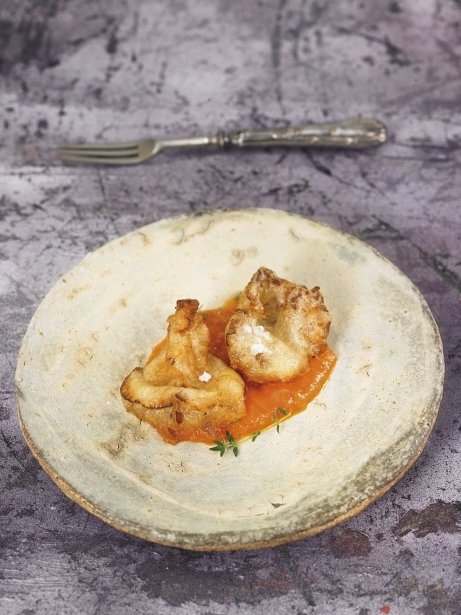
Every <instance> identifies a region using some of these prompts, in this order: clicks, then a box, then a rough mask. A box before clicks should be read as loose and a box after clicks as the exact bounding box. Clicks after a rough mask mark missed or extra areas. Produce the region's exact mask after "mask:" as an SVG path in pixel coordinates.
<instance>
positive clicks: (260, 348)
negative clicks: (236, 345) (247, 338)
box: [251, 342, 267, 357]
mask: <svg viewBox="0 0 461 615" xmlns="http://www.w3.org/2000/svg"><path fill="white" fill-rule="evenodd" d="M265 350H267V348H266V347H265V346H264V344H262V343H261V342H257V343H256V344H251V354H252V355H253V356H254V357H255V356H256V355H257V354H261V352H264V351H265Z"/></svg>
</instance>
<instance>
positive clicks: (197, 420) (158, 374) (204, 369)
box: [120, 299, 245, 441]
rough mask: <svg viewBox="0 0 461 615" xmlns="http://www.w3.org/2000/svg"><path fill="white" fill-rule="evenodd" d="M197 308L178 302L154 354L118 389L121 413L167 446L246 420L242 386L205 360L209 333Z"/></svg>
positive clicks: (231, 373) (219, 366) (219, 365)
mask: <svg viewBox="0 0 461 615" xmlns="http://www.w3.org/2000/svg"><path fill="white" fill-rule="evenodd" d="M198 307H199V303H198V301H196V300H195V299H183V300H179V301H177V303H176V313H175V314H173V315H171V316H169V317H168V323H169V326H168V333H167V337H166V340H165V341H164V342H163V345H162V346H161V349H160V351H159V353H158V354H157V355H156V356H155V357H154V358H153V359H152V360H151V361H150V362H149V363H147V365H145V366H144V367H143V368H139V367H138V368H136V369H134V370H133V371H132V372H131V373H130V374H129V375H128V376H127V377H126V378H125V380H124V381H123V383H122V386H121V388H120V392H121V394H122V397H123V401H124V404H125V407H126V409H127V410H128V411H130V412H133V413H134V414H136V416H138V417H139V418H145V419H146V420H148V421H149V422H150V423H151V424H152V425H154V427H156V428H157V429H158V430H159V431H160V432H161V433H162V435H163V436H164V437H165V438H166V439H170V441H176V440H177V439H180V438H179V436H180V435H181V434H186V433H190V432H191V431H193V430H194V429H197V428H198V427H202V428H204V429H206V428H207V426H210V425H213V424H222V423H225V422H227V421H229V422H230V421H234V420H237V419H239V418H241V417H242V416H243V415H244V414H245V401H244V394H245V385H244V382H243V380H242V378H241V377H240V376H239V374H237V373H236V372H235V371H234V370H233V369H231V368H230V367H228V366H227V365H226V364H225V363H224V362H223V361H221V360H220V359H218V358H217V357H215V356H213V355H212V354H209V352H208V346H209V341H210V333H209V331H208V328H207V326H206V324H205V323H204V322H203V318H202V316H201V315H200V314H199V313H198Z"/></svg>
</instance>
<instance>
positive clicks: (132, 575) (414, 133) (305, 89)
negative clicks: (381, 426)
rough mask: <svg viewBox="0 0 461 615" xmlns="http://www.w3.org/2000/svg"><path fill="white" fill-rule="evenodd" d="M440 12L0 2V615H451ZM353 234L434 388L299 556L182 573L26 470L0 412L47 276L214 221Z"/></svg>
mask: <svg viewBox="0 0 461 615" xmlns="http://www.w3.org/2000/svg"><path fill="white" fill-rule="evenodd" d="M460 35H461V2H460V0H444V1H442V0H390V1H384V2H380V1H378V0H371V1H365V0H362V1H358V0H352V1H349V2H333V1H332V0H331V1H328V0H278V1H275V0H259V1H257V2H247V1H245V0H234V1H233V2H230V1H226V0H215V1H214V2H213V1H212V0H202V1H201V2H193V1H192V0H170V1H169V2H168V1H167V0H156V1H154V0H150V1H149V0H132V1H128V0H112V2H110V3H109V2H105V3H102V2H95V1H94V0H80V1H77V0H43V1H41V2H34V1H33V0H18V1H17V2H14V3H6V2H2V3H0V122H1V123H2V131H1V140H0V153H1V156H0V174H1V179H0V199H1V200H0V203H1V208H0V225H1V226H0V267H1V271H2V275H1V278H0V283H1V291H2V292H1V305H2V316H3V324H4V326H3V329H2V334H1V342H2V348H1V355H0V357H1V359H0V361H1V367H2V369H1V395H2V405H1V409H0V429H1V439H0V488H1V499H0V523H1V537H0V613H1V614H2V615H3V614H12V615H20V614H21V615H32V614H33V613H36V614H42V613H43V614H45V613H63V614H67V613H88V614H90V613H91V614H93V613H95V614H96V613H98V614H105V613H110V614H114V615H121V614H128V615H131V614H135V613H146V612H147V613H154V612H155V613H158V614H159V615H163V614H165V613H174V614H178V615H179V614H183V613H184V614H186V613H187V614H189V613H192V614H195V613H197V614H200V615H202V614H203V615H205V614H207V615H208V614H213V615H214V614H221V613H222V614H226V615H227V614H229V615H233V614H236V613H261V614H263V613H264V614H266V613H277V614H279V613H280V614H282V615H283V614H287V615H288V614H292V613H293V614H298V613H299V614H301V613H321V614H323V613H327V614H329V613H331V614H333V613H335V614H336V613H345V614H349V613H350V614H353V613H354V614H357V615H372V614H375V613H376V614H379V613H388V612H390V613H398V614H407V613H408V614H411V613H423V614H424V615H429V614H439V613H440V614H445V613H446V614H450V615H453V614H454V615H458V614H460V613H461V546H460V545H461V539H460V536H461V534H460V531H461V530H460V526H461V504H460V500H461V494H460V491H461V480H460V479H461V476H460V475H461V472H460V463H459V462H460V452H461V423H460V418H459V407H460V403H461V395H460V380H461V379H460V373H461V329H460V318H459V317H460V312H461V301H460V297H461V253H460V252H461V250H460V245H461V241H460V236H461V221H460V195H461V173H460V172H459V163H460V159H461V155H460V142H461V111H460V100H461V42H460V41H461V37H460ZM355 115H366V116H377V117H380V118H381V119H383V120H385V121H386V122H387V123H388V125H389V127H390V129H391V131H392V133H393V138H392V140H391V142H390V143H389V144H387V145H385V146H384V147H382V148H380V149H377V150H374V151H371V152H367V153H359V152H355V153H344V152H342V153H341V152H325V151H324V152H302V151H289V152H287V151H285V152H283V151H276V150H273V151H260V152H254V151H253V152H232V153H228V154H225V155H222V154H219V153H216V154H214V153H213V154H206V155H193V154H187V155H184V154H177V155H174V154H173V155H172V154H168V155H164V156H163V157H159V158H158V159H156V160H155V161H152V162H151V163H148V164H145V165H143V166H138V167H134V168H129V169H99V170H98V169H94V168H63V167H61V166H60V165H59V164H57V163H56V162H55V161H53V158H52V155H51V153H50V151H49V149H50V146H52V145H53V144H54V143H58V142H61V141H63V140H69V141H71V140H74V139H81V140H91V139H96V138H101V139H107V140H110V139H114V140H115V139H124V138H132V137H138V136H143V135H146V134H154V135H155V134H161V135H172V136H173V135H179V134H185V133H197V132H199V131H209V130H215V129H217V128H228V129H231V128H237V127H260V126H264V125H269V124H276V123H277V124H283V123H285V122H288V121H290V122H301V121H304V120H307V119H310V120H323V119H332V118H339V117H347V116H355ZM241 206H256V207H259V206H261V207H262V206H264V207H275V208H281V209H286V210H289V211H294V212H299V213H302V214H305V215H307V216H311V217H313V218H314V219H316V220H321V221H325V222H329V223H331V224H333V225H334V226H336V227H337V228H341V229H343V230H345V231H348V232H352V233H355V234H357V235H359V236H361V237H362V238H364V239H365V240H366V241H368V242H370V243H371V244H372V245H373V246H375V247H376V248H378V249H379V250H380V251H381V252H382V253H383V254H385V255H386V256H387V257H389V258H390V259H391V260H392V261H393V262H394V263H395V264H396V265H397V266H398V267H400V268H401V269H402V270H403V271H404V272H405V273H406V274H407V275H408V276H409V277H410V278H411V279H412V280H413V281H414V282H415V283H416V284H417V285H418V287H419V288H420V289H421V291H422V292H423V294H424V295H425V297H426V298H427V300H428V302H429V304H430V306H431V308H432V310H433V313H434V315H435V317H436V319H437V322H438V323H439V326H440V330H441V334H442V337H443V340H444V345H445V356H446V361H447V378H446V389H445V395H444V399H443V402H442V406H441V412H440V416H439V419H438V421H437V425H436V428H435V430H434V432H433V435H432V437H431V438H430V441H429V444H428V446H427V448H426V450H425V452H424V454H423V455H422V457H421V458H420V460H419V461H418V463H417V464H416V466H415V467H414V468H413V469H412V470H411V471H410V473H409V474H408V475H407V476H406V477H405V478H404V479H403V480H402V481H401V482H400V483H399V484H398V485H397V486H396V487H395V488H394V489H393V490H392V491H391V492H390V493H388V494H387V495H386V496H384V497H383V498H382V499H381V500H380V501H379V502H377V503H376V504H374V505H373V506H371V507H370V508H369V509H368V510H366V511H365V512H364V513H362V514H361V515H360V516H359V517H357V518H355V519H353V520H352V521H350V522H348V523H346V524H344V525H342V526H340V527H338V528H336V529H334V530H332V531H329V532H326V533H324V534H322V535H320V536H318V537H315V538H312V539H308V540H303V541H299V542H297V543H293V544H290V545H286V546H283V547H278V548H275V549H268V550H262V551H254V552H242V553H234V554H195V553H189V552H184V551H181V550H178V549H169V548H164V547H157V546H155V545H151V544H148V543H146V542H143V541H142V540H138V539H134V538H131V537H129V536H126V535H123V534H121V533H119V532H117V531H116V530H113V529H111V528H110V527H108V526H106V525H104V524H103V523H102V522H100V521H98V520H97V519H95V518H94V517H92V516H90V515H89V514H87V513H86V512H84V511H83V510H81V509H80V508H79V507H78V506H76V505H75V504H73V503H72V502H70V501H69V500H68V499H67V498H66V497H65V496H64V495H62V494H61V492H60V491H59V490H58V489H57V488H56V487H55V486H54V484H53V483H52V482H51V480H50V479H49V478H48V477H47V476H46V475H45V474H44V472H43V471H42V470H41V469H40V468H39V466H38V464H37V462H36V461H35V460H34V459H33V457H32V455H31V454H30V452H29V450H28V448H27V446H26V444H25V443H24V441H23V439H22V436H21V433H20V430H19V427H18V422H17V417H16V412H15V396H14V388H13V371H14V366H15V361H16V356H17V351H18V348H19V345H20V342H21V338H22V336H23V334H24V332H25V329H26V327H27V323H28V321H29V319H30V318H31V316H32V314H33V312H34V310H35V308H36V306H37V305H38V303H39V302H40V300H41V299H42V298H43V296H44V295H45V293H46V291H47V290H48V289H49V287H50V286H51V285H52V284H53V283H54V281H55V280H56V278H57V276H59V275H60V274H62V273H64V272H65V271H66V270H68V269H69V268H70V267H72V266H73V265H74V264H75V263H76V262H78V261H79V259H80V258H82V257H83V256H84V254H85V253H86V252H87V251H88V250H91V249H93V248H95V247H97V246H100V245H101V244H103V243H104V242H106V241H107V240H108V239H111V238H113V237H116V236H118V235H120V234H123V233H125V232H127V231H129V230H131V229H134V228H136V227H138V226H140V225H142V224H145V223H148V222H152V221H154V220H157V219H159V218H162V217H165V216H166V215H171V214H178V213H187V212H193V211H201V210H204V209H208V208H212V207H230V208H238V207H241Z"/></svg>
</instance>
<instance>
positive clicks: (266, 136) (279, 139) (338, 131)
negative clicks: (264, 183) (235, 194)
mask: <svg viewBox="0 0 461 615" xmlns="http://www.w3.org/2000/svg"><path fill="white" fill-rule="evenodd" d="M387 138H388V132H387V129H386V127H385V125H384V124H383V123H382V122H380V121H379V120H375V119H351V120H341V121H338V122H324V123H320V124H305V125H304V126H288V127H286V128H272V129H267V128H266V129H263V130H243V131H239V132H234V133H218V134H216V135H214V136H212V137H190V138H188V137H184V138H179V139H165V140H162V141H159V143H158V145H159V149H164V148H169V147H174V148H189V147H193V148H209V147H222V148H225V149H227V148H230V147H280V146H282V147H330V148H345V149H361V148H367V147H374V146H376V145H381V144H382V143H384V142H385V141H387Z"/></svg>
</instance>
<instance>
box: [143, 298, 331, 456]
mask: <svg viewBox="0 0 461 615" xmlns="http://www.w3.org/2000/svg"><path fill="white" fill-rule="evenodd" d="M236 305H237V300H235V299H230V300H229V301H226V303H225V304H224V305H223V306H222V307H220V308H217V309H214V310H205V311H203V312H202V314H203V317H204V320H205V323H206V325H207V326H208V329H209V331H210V352H211V354H214V355H215V356H217V357H219V358H220V359H222V360H223V361H224V362H225V363H227V364H229V358H228V356H227V349H226V343H225V329H226V325H227V323H228V321H229V318H230V317H231V315H232V313H233V311H234V310H235V307H236ZM163 344H164V341H162V342H160V343H159V344H157V345H156V346H155V347H154V349H153V350H152V353H151V355H150V356H149V358H148V360H147V362H149V361H151V360H152V359H153V358H154V357H155V356H156V355H157V354H158V353H159V351H160V349H161V347H162V345H163ZM335 363H336V355H335V353H334V352H333V351H332V350H330V348H328V347H326V348H325V350H323V352H321V353H320V354H319V355H317V356H316V357H314V358H312V359H311V360H310V361H309V367H308V369H307V370H306V371H305V372H304V373H302V374H300V375H299V376H297V377H296V378H294V379H293V380H290V382H268V383H265V384H255V383H252V382H246V383H245V384H246V393H245V405H246V415H245V416H244V417H243V418H241V419H239V420H238V421H235V422H234V423H226V424H224V425H215V426H211V427H208V428H207V430H205V429H196V430H194V431H191V432H189V433H182V434H181V435H179V434H178V437H173V436H172V434H170V433H166V432H165V433H164V432H163V430H158V431H159V433H160V435H161V436H162V438H163V439H164V440H166V441H167V442H170V443H171V444H176V443H177V442H179V441H182V440H187V441H189V442H204V443H206V444H212V443H213V441H214V440H222V441H224V440H226V431H229V432H230V433H232V435H233V437H234V438H235V440H241V439H243V438H246V437H249V436H252V435H254V434H255V433H257V432H259V431H263V430H264V429H266V428H267V427H270V426H271V425H274V423H275V422H277V421H280V420H284V419H285V418H286V416H285V413H289V415H290V416H293V415H294V414H297V413H298V412H301V411H302V410H305V408H306V406H307V404H308V403H309V402H311V401H312V400H313V399H314V398H315V397H316V396H317V395H318V394H319V392H320V390H321V389H322V387H323V386H324V384H325V382H326V381H327V380H328V377H329V376H330V374H331V372H332V370H333V367H334V366H335ZM280 408H282V409H283V410H284V411H285V413H283V414H282V413H281V412H280V410H279V409H280ZM144 418H145V420H147V421H148V420H149V419H148V417H147V416H146V417H144ZM274 419H275V420H274Z"/></svg>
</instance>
